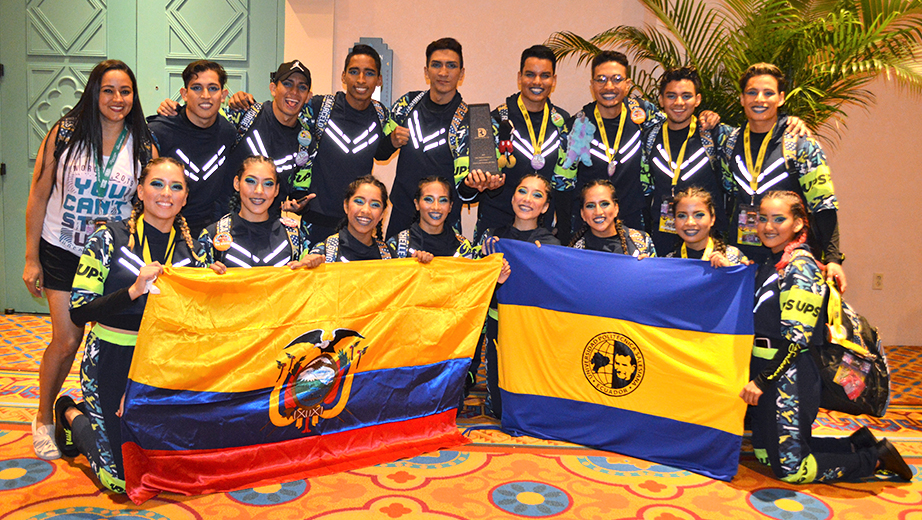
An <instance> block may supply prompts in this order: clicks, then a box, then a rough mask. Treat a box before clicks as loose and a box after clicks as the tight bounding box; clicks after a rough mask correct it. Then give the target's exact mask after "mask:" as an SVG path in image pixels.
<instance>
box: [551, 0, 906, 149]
mask: <svg viewBox="0 0 922 520" xmlns="http://www.w3.org/2000/svg"><path fill="white" fill-rule="evenodd" d="M638 1H639V2H640V3H641V4H642V5H643V6H644V7H645V8H646V10H647V11H648V12H649V13H650V14H651V15H652V16H653V17H654V18H655V19H656V21H657V25H655V26H654V25H647V26H645V27H642V28H636V27H628V26H619V27H613V28H611V29H609V30H607V31H603V32H601V33H599V34H597V35H595V36H593V37H592V38H589V39H588V40H587V39H584V38H583V37H581V36H579V35H577V34H575V33H572V32H561V33H554V34H553V35H551V37H550V38H549V39H548V42H547V43H548V45H549V46H550V47H551V48H552V49H553V50H554V52H555V54H556V55H557V56H558V58H560V59H563V58H576V59H577V63H578V64H580V65H582V64H585V63H589V62H590V61H591V60H592V58H593V57H594V56H595V55H596V54H598V53H599V52H601V51H602V50H603V49H617V50H621V51H622V52H625V53H626V54H627V55H628V56H629V58H630V59H631V60H632V62H634V63H635V64H639V65H643V67H636V72H635V73H634V74H633V75H634V76H635V77H634V82H635V84H636V85H637V86H638V87H639V88H640V89H641V90H642V91H643V92H644V94H645V95H646V96H647V97H651V98H655V97H656V96H657V94H658V92H657V89H658V76H659V75H660V74H661V73H662V72H663V71H664V70H666V69H668V68H671V67H677V66H682V65H692V66H694V67H696V68H697V69H698V73H699V75H700V77H701V81H702V88H701V94H702V97H703V101H702V109H704V108H707V109H711V110H714V111H716V112H718V113H720V114H721V117H722V120H723V121H725V122H727V123H729V124H740V123H742V122H743V121H745V117H744V114H743V111H742V107H741V106H740V104H739V91H740V89H739V85H738V84H737V78H738V77H739V76H740V75H741V74H742V73H743V71H745V69H746V68H747V67H748V66H749V65H750V64H752V63H757V62H768V63H775V64H776V65H778V66H779V67H781V69H782V70H783V71H784V72H785V74H786V76H787V78H788V83H789V85H788V92H787V101H786V103H785V109H786V110H787V112H788V113H790V114H793V115H797V116H799V117H800V118H802V119H803V120H804V121H806V122H807V124H808V125H809V126H810V127H811V128H812V129H813V130H814V131H815V132H817V133H822V132H821V130H822V131H823V132H830V133H832V134H836V135H841V132H842V131H843V130H844V129H845V118H846V112H845V109H846V108H847V107H848V106H868V105H871V104H873V103H874V102H875V98H874V94H873V92H871V91H870V90H869V85H870V84H871V82H872V81H873V80H874V79H876V78H878V77H883V78H885V79H887V80H889V81H893V82H895V83H896V84H897V85H899V86H900V87H901V88H904V89H905V90H907V91H908V92H909V93H910V94H912V95H915V96H920V95H922V0H757V1H752V0H722V1H721V2H720V3H719V5H717V6H716V7H712V5H713V3H706V2H704V1H702V0H638Z"/></svg>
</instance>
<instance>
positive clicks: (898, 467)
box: [877, 439, 912, 482]
mask: <svg viewBox="0 0 922 520" xmlns="http://www.w3.org/2000/svg"><path fill="white" fill-rule="evenodd" d="M877 458H878V460H880V468H879V469H882V470H886V471H889V472H891V473H894V474H896V475H897V476H898V477H900V478H901V479H903V480H905V481H907V482H909V481H911V480H912V469H910V467H909V466H908V465H907V464H906V461H904V460H903V457H901V456H900V452H898V451H896V447H895V446H894V445H893V444H891V443H890V441H888V440H887V439H884V440H882V441H880V442H878V443H877Z"/></svg>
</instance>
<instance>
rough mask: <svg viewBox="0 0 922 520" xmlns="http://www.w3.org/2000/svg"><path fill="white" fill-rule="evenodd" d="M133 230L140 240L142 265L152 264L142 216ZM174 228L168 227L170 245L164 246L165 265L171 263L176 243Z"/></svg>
mask: <svg viewBox="0 0 922 520" xmlns="http://www.w3.org/2000/svg"><path fill="white" fill-rule="evenodd" d="M135 229H136V230H137V233H138V238H140V242H141V249H142V251H143V253H142V254H143V255H144V265H147V264H152V263H153V262H154V260H153V259H152V258H151V256H150V248H149V247H148V246H147V236H146V235H145V234H144V215H141V216H140V217H138V221H137V223H136V224H135ZM175 238H176V228H174V227H173V226H170V243H169V244H167V246H166V255H165V256H166V262H165V265H170V264H172V263H173V249H175V246H176V242H175V241H174V240H175Z"/></svg>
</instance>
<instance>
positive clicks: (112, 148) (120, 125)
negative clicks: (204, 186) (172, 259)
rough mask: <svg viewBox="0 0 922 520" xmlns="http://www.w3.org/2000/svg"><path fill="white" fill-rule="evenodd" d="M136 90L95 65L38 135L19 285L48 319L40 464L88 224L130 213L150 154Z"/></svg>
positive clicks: (114, 69) (72, 345)
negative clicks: (44, 303) (70, 104)
mask: <svg viewBox="0 0 922 520" xmlns="http://www.w3.org/2000/svg"><path fill="white" fill-rule="evenodd" d="M137 89H138V85H137V81H136V80H135V76H134V73H133V72H132V71H131V69H130V68H128V66H127V65H125V64H124V63H123V62H121V61H119V60H106V61H103V62H100V63H99V64H97V65H96V67H95V68H94V69H93V72H92V73H90V77H89V80H88V81H87V85H86V88H85V89H84V91H83V94H82V95H81V97H80V101H78V102H77V104H76V106H74V108H73V109H71V110H70V112H68V113H67V115H65V116H64V117H63V118H61V119H60V120H59V121H58V122H57V124H55V125H54V127H52V128H51V131H49V132H48V135H46V136H45V139H44V140H43V141H42V145H41V147H40V148H39V150H38V159H37V160H36V162H35V171H34V173H33V176H32V185H31V188H30V191H29V200H28V202H27V204H26V264H25V268H24V269H23V273H22V280H23V282H25V284H26V288H27V289H28V290H29V292H30V293H31V294H32V295H33V296H35V297H41V296H42V295H43V293H44V295H45V296H47V298H48V307H49V311H50V313H51V327H52V337H51V342H50V343H49V344H48V348H46V349H45V353H44V355H43V356H42V363H41V366H40V368H39V407H38V413H37V415H36V416H35V419H34V420H33V421H32V445H33V448H34V449H35V454H36V455H38V456H39V457H40V458H43V459H46V460H50V459H56V458H58V457H60V456H61V453H60V451H59V450H58V448H57V446H56V445H55V442H54V424H53V418H54V413H53V410H52V408H53V406H54V401H55V398H56V397H57V394H58V392H59V391H60V390H61V385H62V384H63V383H64V379H65V378H66V377H67V374H68V372H70V368H71V365H72V364H73V362H74V356H75V355H76V353H77V349H78V348H79V346H80V340H81V338H82V337H83V329H82V328H80V327H77V326H76V325H74V324H73V322H71V320H70V311H69V304H70V290H71V285H72V283H73V279H74V274H75V272H76V269H77V263H78V261H79V258H80V254H81V253H82V251H83V245H84V244H85V243H86V240H87V238H88V237H89V235H91V234H92V233H93V229H94V222H95V221H97V220H99V219H108V220H122V219H124V218H127V217H128V216H129V215H130V213H131V199H132V197H133V196H134V193H135V190H136V187H137V178H138V175H139V173H140V171H141V168H142V167H143V165H144V164H146V163H147V162H148V161H150V159H151V158H152V157H156V155H157V151H156V149H155V148H154V147H153V146H152V144H151V142H152V140H151V136H150V131H149V130H148V129H147V123H146V122H145V120H144V114H143V112H142V110H141V103H140V101H139V100H138V98H137Z"/></svg>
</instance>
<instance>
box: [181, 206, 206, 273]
mask: <svg viewBox="0 0 922 520" xmlns="http://www.w3.org/2000/svg"><path fill="white" fill-rule="evenodd" d="M177 221H178V222H177ZM177 223H178V224H179V231H180V233H182V238H183V240H184V241H185V242H186V246H188V247H189V254H191V255H192V258H195V259H196V260H198V261H199V262H204V261H205V258H204V257H203V256H199V255H198V253H196V252H195V244H194V243H193V242H192V232H190V231H189V224H188V223H187V222H186V217H184V216H182V215H181V214H179V213H177V214H176V216H175V217H173V225H174V226H175V225H176V224H177Z"/></svg>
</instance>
